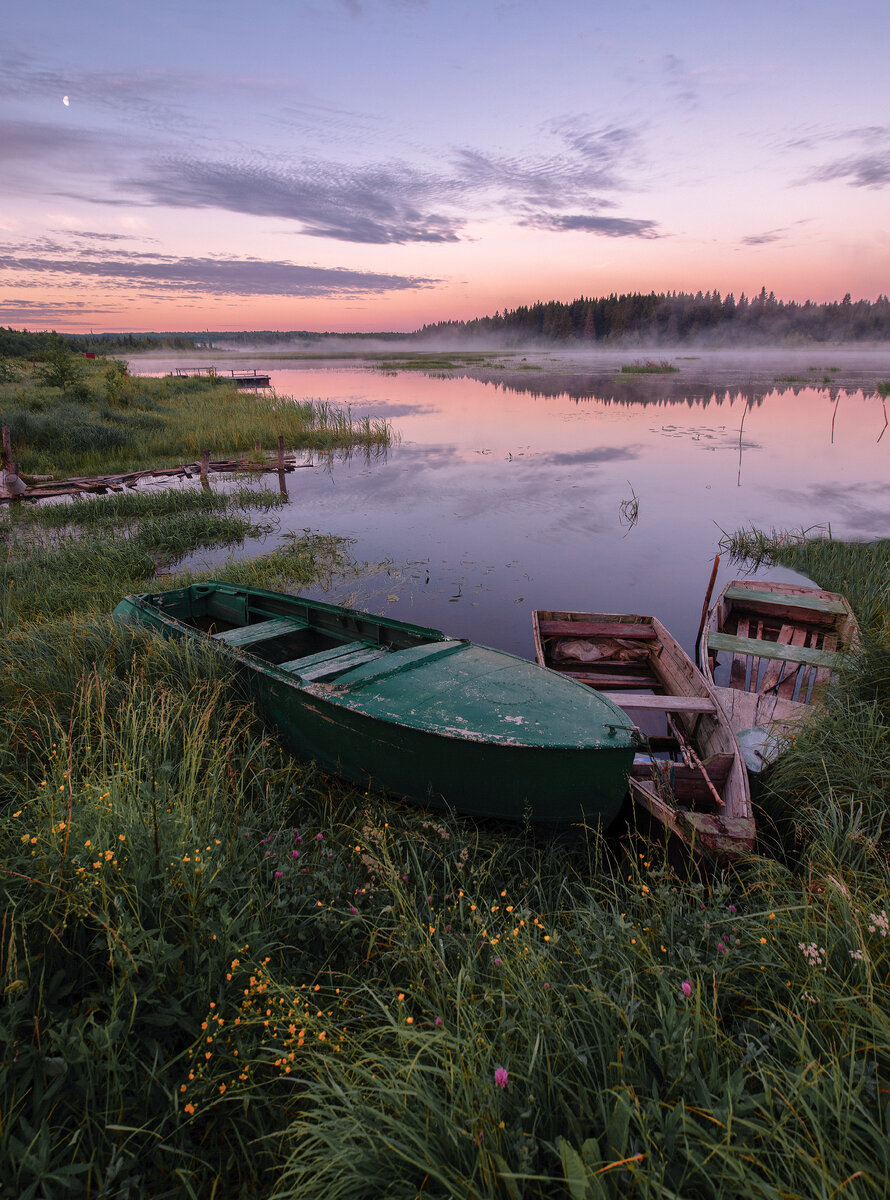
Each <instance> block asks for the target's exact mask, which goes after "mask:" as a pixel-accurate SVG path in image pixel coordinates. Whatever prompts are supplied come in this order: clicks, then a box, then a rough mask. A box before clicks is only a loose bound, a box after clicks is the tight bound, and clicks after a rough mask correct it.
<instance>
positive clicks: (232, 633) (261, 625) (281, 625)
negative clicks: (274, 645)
mask: <svg viewBox="0 0 890 1200" xmlns="http://www.w3.org/2000/svg"><path fill="white" fill-rule="evenodd" d="M306 628H307V624H306V622H305V621H302V620H300V618H299V617H272V618H271V620H268V621H258V622H257V623H256V624H255V625H240V626H237V627H236V628H235V629H225V630H223V631H222V632H221V633H214V634H212V635H211V636H212V637H213V640H214V641H215V642H224V643H225V644H226V645H227V646H232V647H242V646H250V645H253V643H254V642H266V641H269V639H271V638H276V637H282V636H283V635H284V634H286V633H294V632H296V631H297V630H298V629H306Z"/></svg>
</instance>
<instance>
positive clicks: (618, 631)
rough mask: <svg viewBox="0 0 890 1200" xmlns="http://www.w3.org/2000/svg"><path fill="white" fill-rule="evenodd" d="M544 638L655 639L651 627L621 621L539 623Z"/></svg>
mask: <svg viewBox="0 0 890 1200" xmlns="http://www.w3.org/2000/svg"><path fill="white" fill-rule="evenodd" d="M538 628H539V629H540V632H541V633H542V634H543V636H544V637H567V636H568V637H577V638H632V639H636V638H642V639H644V640H646V639H652V640H654V639H655V630H654V629H653V628H652V627H651V625H629V624H627V623H625V622H623V621H546V620H545V621H540V622H539V623H538Z"/></svg>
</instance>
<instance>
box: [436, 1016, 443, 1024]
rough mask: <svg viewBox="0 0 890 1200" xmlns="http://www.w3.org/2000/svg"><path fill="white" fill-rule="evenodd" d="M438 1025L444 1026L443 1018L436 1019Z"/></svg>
mask: <svg viewBox="0 0 890 1200" xmlns="http://www.w3.org/2000/svg"><path fill="white" fill-rule="evenodd" d="M436 1024H437V1025H441V1024H442V1018H441V1017H436Z"/></svg>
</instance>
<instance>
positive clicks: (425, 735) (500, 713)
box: [115, 582, 638, 822]
mask: <svg viewBox="0 0 890 1200" xmlns="http://www.w3.org/2000/svg"><path fill="white" fill-rule="evenodd" d="M115 616H117V617H119V618H123V619H127V620H131V621H137V622H140V623H142V624H143V625H147V626H150V627H151V628H154V629H157V630H159V631H161V632H162V633H163V634H165V635H167V636H170V637H177V636H179V637H189V638H194V639H197V640H201V641H203V642H207V643H212V644H214V645H216V646H219V647H221V648H222V649H224V650H225V651H227V652H228V653H230V654H232V655H234V656H236V657H237V660H238V662H239V663H240V664H241V667H242V668H243V670H244V674H245V676H246V678H247V679H248V681H249V683H250V686H251V689H252V693H253V695H254V697H255V699H256V701H257V703H258V707H259V709H260V711H261V713H262V714H263V715H264V716H265V718H266V720H267V721H268V722H269V723H270V724H271V725H273V726H274V727H275V728H276V729H277V732H278V734H279V736H280V738H281V741H282V743H283V744H284V745H285V746H286V747H287V748H288V749H289V750H290V751H291V752H293V753H294V754H297V755H299V756H301V757H304V758H307V759H314V760H316V761H317V762H318V763H319V764H320V765H321V766H322V767H324V768H325V769H327V770H330V771H331V772H334V773H337V774H340V775H342V776H344V777H346V778H347V779H350V780H353V781H355V782H357V783H360V784H361V785H362V786H363V787H367V786H369V785H371V784H373V785H374V786H377V787H380V788H385V789H387V790H388V791H390V792H394V793H396V794H397V795H399V796H405V797H408V798H410V799H413V800H415V801H418V802H420V803H421V804H429V805H432V806H434V807H436V806H438V807H448V808H453V809H455V810H458V811H460V812H463V813H469V814H472V815H474V816H479V817H500V818H508V819H513V820H523V819H525V818H529V819H531V820H533V821H541V822H558V821H577V820H582V819H583V820H601V821H603V822H609V821H611V820H612V819H613V818H614V817H615V816H616V814H617V811H618V809H619V807H620V806H621V803H622V800H623V798H624V796H625V794H626V792H627V781H628V776H629V774H630V769H631V766H632V763H633V757H634V748H635V745H636V743H637V741H638V734H637V732H636V730H635V729H634V727H633V723H632V722H631V721H630V720H629V719H628V718H627V716H626V714H625V713H623V712H622V711H621V709H620V708H618V707H617V706H616V705H614V704H613V703H611V701H608V700H604V699H602V698H600V697H598V696H594V695H592V694H591V693H589V692H588V691H587V690H586V689H585V688H583V687H580V686H579V685H578V684H576V683H574V682H573V681H572V680H570V679H559V678H557V677H556V676H554V675H552V674H551V673H549V672H545V671H541V670H540V669H539V668H538V667H537V666H536V665H535V664H534V663H531V662H529V661H528V660H527V659H522V658H518V657H516V656H514V655H512V654H505V653H503V652H501V651H499V650H492V649H489V648H487V647H485V646H478V645H475V644H474V643H472V642H469V641H465V640H458V639H453V638H448V637H446V636H445V634H444V633H441V632H440V631H439V630H436V629H425V628H422V627H421V626H418V625H408V624H405V623H403V622H401V621H395V620H391V619H388V618H385V617H377V616H373V615H371V614H370V613H365V612H358V611H356V610H353V609H349V608H341V607H338V606H337V605H333V604H325V603H322V602H320V601H316V600H309V599H306V598H304V597H299V596H290V595H286V594H283V593H280V592H270V591H264V590H261V589H259V588H253V587H239V586H233V585H230V584H226V583H216V582H210V583H201V584H195V585H193V586H191V587H187V588H180V589H178V590H174V591H169V592H159V593H152V594H144V595H137V596H128V597H127V598H126V599H124V600H122V601H121V603H120V604H119V605H118V606H117V608H116V609H115Z"/></svg>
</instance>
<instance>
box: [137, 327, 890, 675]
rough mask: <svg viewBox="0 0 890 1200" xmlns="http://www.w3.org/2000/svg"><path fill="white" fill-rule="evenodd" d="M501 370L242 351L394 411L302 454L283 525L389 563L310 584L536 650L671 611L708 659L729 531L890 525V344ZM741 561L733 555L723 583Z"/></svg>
mask: <svg viewBox="0 0 890 1200" xmlns="http://www.w3.org/2000/svg"><path fill="white" fill-rule="evenodd" d="M210 357H211V358H212V359H213V361H215V362H216V364H217V365H218V366H223V365H227V366H230V365H233V360H232V359H230V358H229V357H228V356H225V358H223V356H215V357H214V356H210ZM661 357H663V356H661V355H659V358H661ZM637 360H638V356H637ZM189 361H191V362H194V364H195V365H208V361H209V359H208V356H207V355H205V356H204V357H203V358H201V359H197V358H194V359H190V360H189ZM503 361H504V362H505V363H506V364H508V365H507V367H506V369H498V370H490V369H487V368H481V369H476V370H474V371H473V372H472V373H470V372H466V373H461V374H457V375H455V376H454V377H448V378H441V377H430V376H428V375H425V374H421V373H419V372H416V371H409V372H402V373H398V374H387V373H385V372H384V371H381V370H380V369H376V368H374V367H369V366H367V365H354V364H344V363H343V362H339V363H336V364H324V365H319V364H318V363H312V362H308V363H305V364H301V365H296V364H295V363H293V362H292V361H287V360H283V359H278V358H273V357H262V356H253V357H250V358H248V357H244V356H241V357H239V359H238V360H237V363H236V365H238V366H245V367H251V368H252V367H257V368H258V369H261V370H264V371H270V373H271V375H272V383H273V386H274V387H275V389H276V390H277V391H278V392H279V393H280V394H285V395H292V396H295V397H297V398H298V399H303V398H317V399H324V400H327V401H330V402H331V403H332V404H334V405H336V406H343V407H348V408H349V409H351V411H352V413H353V415H354V416H356V417H361V416H365V415H369V416H372V417H378V418H386V419H387V420H388V421H389V422H390V424H391V426H392V429H393V431H394V432H395V434H396V435H397V437H398V438H399V441H398V443H397V444H396V445H394V446H393V447H392V448H390V449H389V450H388V451H387V452H386V453H385V454H381V455H379V456H376V457H375V456H371V457H370V458H369V457H367V456H365V455H363V454H354V455H352V456H351V457H343V456H335V457H334V458H333V459H328V458H325V457H322V458H321V459H318V458H317V457H316V458H314V459H310V458H309V457H306V459H305V461H307V462H309V461H311V462H312V465H311V466H310V467H308V468H305V469H301V470H298V471H295V472H293V473H292V474H290V475H288V476H287V487H288V492H289V503H288V506H287V507H286V508H285V509H283V510H282V511H281V513H280V522H281V532H282V533H283V532H286V531H288V530H294V531H301V530H303V529H312V530H315V531H320V532H325V533H335V534H340V535H343V536H346V537H349V538H352V539H354V541H355V545H354V554H355V556H356V557H357V558H358V559H360V560H363V561H368V562H371V563H379V562H383V563H385V564H387V565H386V566H385V567H384V568H383V569H382V570H378V571H376V572H373V573H370V574H369V575H367V576H366V577H364V578H362V579H361V580H360V581H354V580H350V581H347V582H344V581H342V580H340V581H335V582H334V584H333V586H332V589H331V590H330V591H329V592H326V591H324V590H323V589H319V588H316V589H313V594H314V595H316V596H319V597H324V598H329V599H333V600H335V601H337V602H347V603H351V604H354V605H355V606H356V607H360V608H366V609H369V610H371V611H374V612H378V613H386V614H388V615H391V616H395V617H399V618H401V619H404V620H407V621H413V622H417V623H419V624H425V625H432V626H435V627H437V628H443V629H445V630H446V631H447V632H448V633H450V634H452V635H455V636H462V637H469V638H472V639H474V640H476V641H480V642H483V643H487V644H489V645H492V646H497V647H500V648H502V649H505V650H510V651H513V652H514V653H517V654H520V655H524V656H526V657H532V656H533V649H532V641H531V612H532V609H534V608H565V609H584V610H595V611H599V612H636V613H650V614H654V615H655V616H657V617H659V618H660V619H661V620H662V621H663V622H664V623H665V624H666V625H667V626H668V627H669V628H670V629H671V630H672V632H673V633H674V634H675V636H676V637H677V638H678V640H679V641H680V642H681V643H682V644H683V645H684V646H685V647H686V648H687V649H688V650H692V648H693V642H694V639H695V635H696V631H697V629H698V623H699V619H700V615H701V606H702V600H703V597H704V591H705V588H706V586H707V581H708V577H709V574H710V570H711V564H712V562H713V558H714V555H715V553H716V552H717V549H718V541H719V539H720V536H721V531H722V530H725V531H727V532H732V531H734V530H736V529H739V528H740V527H743V526H750V525H755V526H757V527H759V528H764V529H771V528H778V529H795V528H796V529H799V528H801V527H803V528H810V527H814V526H821V527H824V528H825V529H828V528H829V527H830V529H831V532H832V533H833V534H834V535H835V536H836V537H844V538H863V539H871V538H876V537H882V536H887V535H888V533H890V430H888V431H887V433H886V436H882V431H883V430H884V428H885V423H886V412H885V405H884V403H883V402H882V400H881V398H880V396H879V395H878V394H877V393H876V390H875V384H876V382H877V381H878V380H886V379H890V351H883V352H881V351H855V352H854V351H836V350H834V351H832V350H827V351H813V350H808V351H804V352H800V353H788V352H785V353H778V352H775V353H773V354H771V355H766V356H764V355H758V356H754V355H750V354H749V355H745V354H742V353H738V354H734V355H729V354H716V353H712V354H710V355H702V356H700V357H696V358H692V357H687V358H679V357H676V356H671V361H672V362H674V364H675V365H676V366H677V367H679V371H678V373H676V374H671V375H656V376H621V375H620V373H619V368H620V364H621V363H622V362H623V363H628V362H633V361H635V356H634V355H633V354H628V352H627V351H625V352H623V353H622V354H620V355H618V354H615V353H612V354H611V355H609V354H599V355H597V356H595V357H590V358H586V359H581V358H577V357H576V358H570V357H556V356H553V355H543V354H539V355H532V354H529V355H527V356H525V358H524V359H523V357H522V356H521V355H516V356H513V357H512V358H510V359H504V360H503ZM184 362H185V360H183V359H182V358H178V359H177V360H176V363H177V365H183V363H184ZM132 366H133V369H134V370H136V371H140V372H141V371H147V370H152V371H154V370H165V369H168V364H167V363H166V362H163V363H162V362H160V361H158V362H154V363H151V364H150V365H149V363H148V362H147V361H146V360H144V359H140V360H138V361H134V363H133V364H132ZM790 375H793V376H794V377H795V378H796V379H799V380H803V381H804V382H794V383H791V382H783V381H782V378H783V377H785V376H790ZM826 379H827V380H828V382H825V380H826ZM267 479H268V484H269V486H275V477H274V476H269V477H267ZM272 544H274V539H271V540H269V539H267V540H266V542H264V543H261V542H252V543H249V544H248V546H247V547H246V548H245V551H246V552H248V553H256V552H262V550H264V549H269V548H271V545H272ZM239 553H241V552H240V551H239ZM202 561H203V562H207V561H211V562H212V561H213V560H212V559H211V560H208V559H206V558H204V559H203V560H202ZM217 561H218V560H217ZM739 571H740V569H739V568H738V567H737V566H736V567H734V566H733V565H732V564H731V563H730V561H729V559H728V557H726V556H724V559H723V562H722V563H721V569H720V575H719V576H718V587H719V586H722V583H723V582H725V581H726V580H727V579H729V578H731V577H732V576H733V575H735V574H738V573H739ZM761 574H763V575H764V576H769V577H772V578H782V579H788V578H799V576H795V575H794V574H793V573H792V572H789V571H786V570H783V569H781V568H778V569H777V568H773V569H769V570H764V571H762V572H761Z"/></svg>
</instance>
